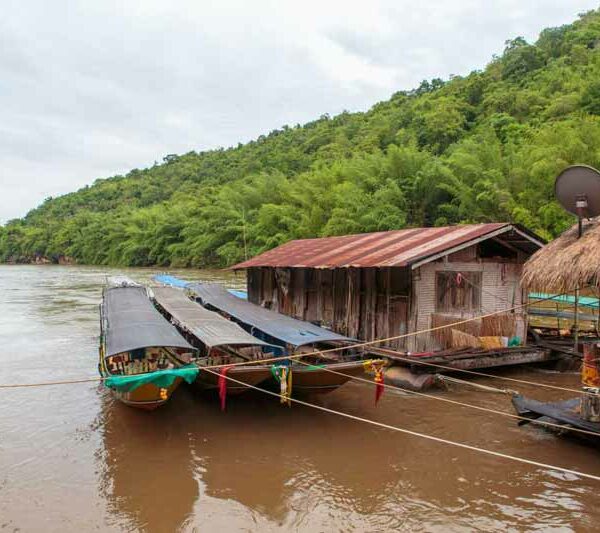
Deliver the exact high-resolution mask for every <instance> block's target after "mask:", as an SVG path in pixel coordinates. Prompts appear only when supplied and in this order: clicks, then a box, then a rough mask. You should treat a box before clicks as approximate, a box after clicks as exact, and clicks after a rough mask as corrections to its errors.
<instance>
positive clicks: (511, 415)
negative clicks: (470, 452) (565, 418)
mask: <svg viewBox="0 0 600 533" xmlns="http://www.w3.org/2000/svg"><path fill="white" fill-rule="evenodd" d="M296 363H300V364H301V365H306V366H310V365H309V364H308V363H303V362H302V361H296ZM320 370H325V371H327V372H331V373H332V374H337V375H339V376H346V377H349V378H350V379H353V380H356V381H360V382H364V383H367V384H369V385H376V383H374V382H373V381H372V380H370V379H365V378H361V377H360V376H351V375H349V374H344V373H343V372H338V371H337V370H331V369H330V368H327V367H324V368H321V369H320ZM438 377H439V378H446V377H447V376H438ZM452 379H453V378H450V380H452ZM454 379H455V378H454ZM450 380H449V381H450ZM456 381H458V382H461V383H467V384H469V385H475V386H479V387H482V388H484V389H487V390H488V391H492V392H502V393H504V394H516V393H515V391H509V390H505V389H496V388H495V387H486V386H485V385H477V384H472V383H469V382H468V381H462V380H456ZM384 387H387V388H389V389H392V390H394V389H395V390H399V391H402V392H406V393H408V394H412V395H414V396H423V397H425V398H428V399H430V400H437V401H438V402H445V403H451V404H454V405H458V406H460V407H468V408H469V409H477V410H478V411H485V412H487V413H493V414H496V415H501V416H505V417H508V418H513V419H516V420H523V421H526V422H529V423H531V424H537V425H539V426H547V427H551V428H556V429H560V430H564V429H565V427H564V426H563V425H561V424H557V423H554V422H545V421H544V420H536V419H534V418H527V417H526V416H521V415H516V414H514V413H507V412H506V411H498V410H497V409H490V408H489V407H482V406H480V405H473V404H471V403H465V402H459V401H457V400H451V399H450V398H443V397H442V396H434V395H433V394H427V393H425V392H419V391H414V390H410V389H405V388H403V387H398V386H397V385H392V384H389V383H385V384H384ZM569 431H575V432H578V433H585V434H587V435H592V436H594V437H599V438H600V433H598V432H595V431H589V430H587V429H579V428H575V427H569Z"/></svg>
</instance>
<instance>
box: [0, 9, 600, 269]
mask: <svg viewBox="0 0 600 533" xmlns="http://www.w3.org/2000/svg"><path fill="white" fill-rule="evenodd" d="M573 163H586V164H589V165H593V166H596V167H600V10H599V11H591V12H588V13H586V14H584V15H581V16H580V17H579V19H578V20H577V21H576V22H574V23H573V24H571V25H565V26H561V27H558V28H549V29H546V30H544V31H543V32H542V33H541V34H540V36H539V39H538V41H537V42H536V43H535V44H529V43H527V42H526V41H524V40H523V39H522V38H516V39H514V40H511V41H507V43H506V49H505V50H504V53H503V54H502V56H501V57H495V58H493V60H492V61H491V62H490V64H489V65H488V66H487V67H486V68H485V70H483V71H474V72H472V73H471V74H469V75H467V76H464V77H462V76H456V77H453V78H452V79H450V80H449V81H442V80H439V79H434V80H432V81H430V82H427V81H424V82H423V83H421V85H420V86H419V87H418V88H417V89H415V90H412V91H400V92H397V93H395V94H394V95H393V96H392V97H391V98H390V99H389V100H388V101H385V102H381V103H378V104H376V105H375V106H373V107H372V108H371V109H370V110H369V111H367V112H364V113H347V112H345V113H342V114H340V115H338V116H335V117H329V116H327V115H324V116H322V117H320V118H319V119H318V120H315V121H314V122H310V123H308V124H305V125H303V126H300V125H297V126H294V127H283V128H282V129H279V130H275V131H272V132H271V133H269V134H268V135H265V136H261V137H259V138H258V139H256V140H255V141H253V142H250V143H248V144H245V145H238V146H237V147H235V148H229V149H219V150H211V151H206V152H199V153H196V152H190V153H188V154H185V155H180V156H179V155H169V156H167V157H165V158H164V160H163V163H162V164H156V165H155V166H153V167H152V168H148V169H145V170H138V169H136V170H132V171H131V172H129V173H128V174H127V175H126V176H115V177H112V178H108V179H103V180H97V181H96V182H95V183H94V184H93V185H91V186H89V187H84V188H83V189H81V190H79V191H77V192H74V193H71V194H67V195H65V196H61V197H58V198H48V199H47V200H46V201H45V202H44V203H43V204H42V205H41V206H39V207H38V208H36V209H34V210H32V211H30V212H29V213H28V214H27V216H25V217H24V218H23V219H18V220H13V221H10V222H9V223H7V224H6V225H5V226H3V227H0V260H2V261H29V260H32V258H36V257H47V258H50V259H51V260H58V258H60V257H63V256H67V257H70V258H73V259H74V260H75V261H77V262H80V263H89V264H115V265H137V266H143V265H165V266H168V265H173V266H192V267H201V266H224V265H229V264H232V263H234V262H236V261H239V260H242V259H244V257H246V256H252V255H254V254H256V253H258V252H261V251H263V250H266V249H268V248H271V247H274V246H276V245H278V244H280V243H283V242H285V241H287V240H289V239H294V238H301V237H314V236H324V235H339V234H345V233H356V232H366V231H376V230H387V229H396V228H403V227H407V226H430V225H446V224H455V223H464V222H488V221H513V222H519V223H522V224H524V225H526V226H528V227H529V228H531V229H532V230H534V231H536V232H538V233H539V234H541V235H542V236H544V237H547V238H551V237H553V236H555V235H557V234H558V233H560V232H561V231H563V230H564V229H565V228H566V227H567V226H568V225H569V224H571V220H570V218H569V217H568V215H566V214H565V213H564V212H563V210H562V209H560V208H559V207H558V205H557V204H556V203H555V202H554V200H553V182H554V178H555V177H556V175H557V173H558V172H559V171H561V170H562V169H563V168H564V167H565V166H567V165H569V164H573Z"/></svg>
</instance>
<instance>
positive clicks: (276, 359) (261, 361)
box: [0, 295, 588, 394]
mask: <svg viewBox="0 0 600 533" xmlns="http://www.w3.org/2000/svg"><path fill="white" fill-rule="evenodd" d="M558 296H561V295H558ZM555 297H556V295H555V296H552V297H549V298H541V299H539V300H536V301H535V302H526V303H523V304H519V305H516V306H513V307H511V308H508V309H503V310H500V311H494V312H493V313H488V314H486V315H479V316H476V317H472V318H466V319H464V320H459V321H458V322H454V323H452V324H445V325H443V326H436V327H433V328H427V329H424V330H419V331H413V332H410V333H404V334H403V335H396V336H394V337H387V338H385V339H376V340H373V341H366V342H361V343H356V344H350V345H348V346H339V347H336V348H329V349H327V350H315V351H314V352H310V353H297V354H290V355H287V356H280V357H273V358H269V359H257V360H255V361H242V362H239V363H230V364H227V365H225V364H222V365H211V366H202V367H200V369H201V370H213V369H221V368H223V367H225V366H228V367H236V366H247V365H257V364H264V363H273V362H280V361H282V360H283V359H297V358H300V357H306V356H314V355H323V354H326V353H331V352H339V351H341V350H350V349H353V348H362V347H365V346H372V345H374V344H380V343H383V342H389V341H392V340H399V339H404V338H408V337H413V336H416V335H421V334H423V333H431V332H432V331H438V330H440V329H445V328H451V327H454V326H458V325H461V324H466V323H468V322H473V321H474V320H480V319H483V318H488V317H490V316H495V315H498V314H503V313H507V312H510V311H514V310H516V309H520V308H523V307H528V306H530V305H533V304H534V303H538V302H543V301H546V300H551V299H553V298H555ZM389 351H390V352H393V353H394V354H402V352H397V351H394V350H389ZM395 357H396V358H397V359H400V360H402V358H401V357H400V356H398V355H395ZM404 360H406V361H407V362H410V363H416V364H424V365H429V366H435V367H438V368H443V369H447V370H452V371H453V372H466V373H470V374H475V375H479V376H485V377H491V378H497V379H505V380H508V381H515V382H518V383H526V384H529V385H536V386H540V387H547V388H551V389H558V390H563V391H569V392H576V393H578V394H588V393H586V392H585V391H578V390H575V389H568V388H564V387H558V386H554V385H546V384H544V383H534V382H529V381H523V380H516V379H511V378H505V377H501V376H494V375H491V374H483V373H481V372H474V371H471V370H461V369H458V368H452V367H445V366H443V365H438V364H435V363H426V362H424V361H418V360H416V359H404ZM103 379H104V378H97V379H83V380H81V379H77V380H73V381H51V382H42V383H25V384H20V383H19V384H12V385H8V384H7V385H2V384H0V389H8V388H20V387H35V386H38V385H39V386H46V385H66V384H69V383H83V382H85V381H102V380H103Z"/></svg>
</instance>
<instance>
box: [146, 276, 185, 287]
mask: <svg viewBox="0 0 600 533" xmlns="http://www.w3.org/2000/svg"><path fill="white" fill-rule="evenodd" d="M153 279H154V281H157V282H158V283H162V284H163V285H169V286H170V287H178V288H180V289H185V288H186V287H187V286H188V285H189V284H190V282H189V281H184V280H182V279H179V278H176V277H175V276H170V275H169V274H158V275H157V276H154V278H153Z"/></svg>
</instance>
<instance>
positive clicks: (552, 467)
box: [208, 370, 600, 481]
mask: <svg viewBox="0 0 600 533" xmlns="http://www.w3.org/2000/svg"><path fill="white" fill-rule="evenodd" d="M208 372H210V373H211V374H214V375H216V376H220V375H221V374H220V373H219V372H213V371H212V370H208ZM223 377H224V378H225V379H227V380H229V381H232V382H234V383H237V384H238V385H244V386H245V387H248V388H250V389H254V390H257V391H260V392H264V393H265V394H269V395H271V396H275V397H276V398H281V394H278V393H276V392H271V391H268V390H265V389H261V388H260V387H256V386H254V385H249V384H247V383H244V382H243V381H238V380H237V379H234V378H232V377H230V376H228V375H227V374H225V375H224V376H223ZM289 399H290V400H291V401H292V402H295V403H297V404H300V405H304V406H306V407H312V408H313V409H318V410H319V411H323V412H325V413H331V414H334V415H338V416H342V417H344V418H349V419H351V420H356V421H358V422H364V423H366V424H371V425H373V426H378V427H380V428H384V429H389V430H391V431H397V432H399V433H405V434H407V435H412V436H413V437H421V438H423V439H427V440H431V441H434V442H439V443H442V444H448V445H450V446H455V447H457V448H463V449H465V450H470V451H473V452H478V453H483V454H486V455H491V456H493V457H500V458H502V459H508V460H510V461H515V462H518V463H523V464H528V465H532V466H537V467H540V468H546V469H548V470H556V471H558V472H563V473H565V474H572V475H574V476H579V477H583V478H586V479H592V480H594V481H600V476H595V475H593V474H586V473H584V472H579V471H578V470H570V469H568V468H563V467H561V466H555V465H549V464H546V463H540V462H538V461H532V460H531V459H524V458H522V457H517V456H514V455H509V454H506V453H501V452H495V451H493V450H487V449H485V448H479V447H478V446H472V445H470V444H464V443H462V442H456V441H452V440H448V439H443V438H441V437H435V436H433V435H427V434H426V433H419V432H417V431H412V430H410V429H405V428H400V427H396V426H391V425H389V424H384V423H383V422H377V421H375V420H369V419H368V418H362V417H360V416H355V415H351V414H349V413H344V412H342V411H335V410H333V409H329V408H327V407H323V406H321V405H316V404H313V403H309V402H305V401H302V400H298V399H297V398H289Z"/></svg>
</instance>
